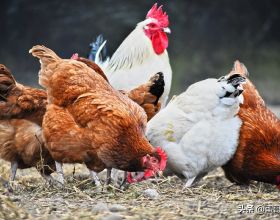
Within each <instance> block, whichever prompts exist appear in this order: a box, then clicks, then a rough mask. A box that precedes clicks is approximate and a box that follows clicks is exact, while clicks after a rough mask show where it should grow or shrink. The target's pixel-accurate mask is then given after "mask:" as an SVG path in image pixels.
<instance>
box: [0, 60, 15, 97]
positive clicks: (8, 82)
mask: <svg viewBox="0 0 280 220" xmlns="http://www.w3.org/2000/svg"><path fill="white" fill-rule="evenodd" d="M15 85H16V80H15V78H14V77H13V75H12V73H11V71H10V70H9V69H8V68H7V67H6V66H4V65H3V64H0V101H1V100H2V101H5V100H6V96H7V93H8V92H9V91H10V90H11V89H12V88H14V86H15Z"/></svg>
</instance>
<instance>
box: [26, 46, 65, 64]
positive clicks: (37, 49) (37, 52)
mask: <svg viewBox="0 0 280 220" xmlns="http://www.w3.org/2000/svg"><path fill="white" fill-rule="evenodd" d="M29 53H31V54H32V55H33V56H34V57H37V58H39V59H40V60H41V62H42V63H43V64H45V65H47V64H49V63H52V62H56V61H58V60H60V59H61V58H60V57H59V56H57V55H56V53H55V52H53V51H52V50H51V49H49V48H47V47H45V46H43V45H36V46H34V47H32V48H31V49H30V50H29Z"/></svg>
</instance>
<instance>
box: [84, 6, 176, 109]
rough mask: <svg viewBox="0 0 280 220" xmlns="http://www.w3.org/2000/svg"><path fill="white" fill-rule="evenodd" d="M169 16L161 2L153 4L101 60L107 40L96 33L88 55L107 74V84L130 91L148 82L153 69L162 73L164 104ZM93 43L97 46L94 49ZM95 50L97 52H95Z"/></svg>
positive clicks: (168, 70)
mask: <svg viewBox="0 0 280 220" xmlns="http://www.w3.org/2000/svg"><path fill="white" fill-rule="evenodd" d="M168 25H169V20H168V16H167V14H166V12H163V11H162V6H160V7H159V8H157V4H155V5H154V6H153V7H152V8H151V9H150V10H149V12H148V13H147V16H146V19H145V20H144V21H142V22H140V23H138V24H137V26H136V28H135V29H134V30H133V31H132V32H131V33H130V34H129V35H128V36H127V37H126V39H125V40H124V41H123V42H122V43H121V45H120V46H119V47H118V49H117V50H116V51H115V53H114V54H113V56H112V57H111V59H106V61H105V62H102V60H100V55H101V51H102V49H103V47H104V46H105V44H106V41H104V42H103V38H102V37H98V38H97V41H96V45H95V43H92V44H91V47H92V49H91V52H90V53H93V54H94V55H93V58H92V54H90V56H89V58H90V59H94V60H95V62H96V63H97V64H98V65H100V66H101V68H102V69H103V71H104V72H105V74H106V75H107V77H108V79H109V81H110V84H111V85H112V86H113V87H114V88H115V89H122V90H126V91H129V90H131V89H133V88H136V87H137V86H139V85H141V84H144V83H145V82H147V81H148V80H149V79H150V78H151V77H152V76H153V75H154V74H155V73H158V72H162V73H163V75H164V81H165V88H164V93H163V95H162V97H161V99H160V102H161V103H162V106H164V105H165V103H166V100H167V99H168V95H169V92H170V87H171V80H172V70H171V66H170V63H169V57H168V53H167V50H166V49H167V47H168V38H167V35H166V33H170V29H169V28H168ZM96 46H97V48H98V50H97V49H96ZM95 54H96V55H95Z"/></svg>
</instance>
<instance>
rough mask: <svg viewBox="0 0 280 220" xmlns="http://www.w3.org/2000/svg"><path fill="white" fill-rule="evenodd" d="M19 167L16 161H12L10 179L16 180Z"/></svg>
mask: <svg viewBox="0 0 280 220" xmlns="http://www.w3.org/2000/svg"><path fill="white" fill-rule="evenodd" d="M17 169H18V163H17V162H16V161H13V162H11V173H10V181H14V180H15V178H16V173H17Z"/></svg>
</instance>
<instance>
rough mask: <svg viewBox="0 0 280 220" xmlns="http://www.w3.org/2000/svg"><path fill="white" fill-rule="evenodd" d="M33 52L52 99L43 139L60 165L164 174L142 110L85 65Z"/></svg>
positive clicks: (38, 49)
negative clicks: (67, 164)
mask: <svg viewBox="0 0 280 220" xmlns="http://www.w3.org/2000/svg"><path fill="white" fill-rule="evenodd" d="M30 52H31V53H32V55H33V56H35V57H38V58H39V59H40V61H41V70H40V74H39V83H40V84H41V85H42V86H43V87H45V88H46V89H47V93H48V100H49V103H48V106H47V112H46V114H45V116H44V119H43V135H44V139H45V142H46V145H47V147H48V149H49V151H50V153H51V155H52V157H53V158H54V159H55V160H56V161H57V162H59V163H85V164H86V165H87V167H88V168H89V169H90V170H93V171H95V172H100V171H102V170H103V169H105V168H109V169H110V168H117V169H122V170H127V171H137V170H146V169H147V170H149V171H151V170H152V171H155V170H156V171H158V170H160V169H163V165H162V163H163V161H162V160H161V156H160V154H159V153H158V150H159V149H155V148H153V147H152V146H151V145H150V144H149V142H148V140H147V139H146V138H145V135H144V130H145V123H146V121H147V116H146V114H145V112H144V111H143V109H142V108H141V107H140V106H139V105H137V104H136V103H135V102H133V101H132V100H130V99H129V98H128V97H127V96H124V95H123V94H121V92H119V91H116V90H114V89H113V88H112V87H111V86H110V85H109V84H108V83H107V82H106V80H105V79H104V78H103V77H102V76H100V74H97V73H96V72H95V71H94V70H93V69H92V68H90V67H88V66H87V65H86V64H84V63H82V62H79V61H76V60H73V59H61V58H59V57H58V56H57V55H56V54H55V53H54V52H53V51H51V50H50V49H48V48H46V47H44V46H34V47H33V48H32V49H31V50H30ZM147 154H148V155H151V157H150V156H149V157H147V156H146V155H147ZM160 165H161V166H160ZM164 167H165V166H164Z"/></svg>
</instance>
